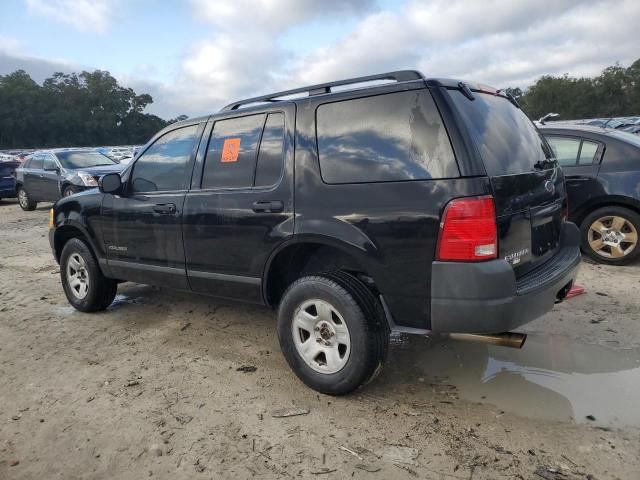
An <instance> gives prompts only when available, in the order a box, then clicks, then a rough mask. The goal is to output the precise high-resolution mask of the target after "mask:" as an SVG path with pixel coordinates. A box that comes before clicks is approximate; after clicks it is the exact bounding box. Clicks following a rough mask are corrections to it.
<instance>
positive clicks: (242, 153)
mask: <svg viewBox="0 0 640 480" xmlns="http://www.w3.org/2000/svg"><path fill="white" fill-rule="evenodd" d="M264 121H265V115H264V114H261V115H250V116H247V117H239V118H231V119H228V120H218V121H217V122H216V123H215V125H214V126H213V132H212V133H211V140H210V141H209V149H208V151H207V158H206V160H205V164H204V173H203V175H202V188H242V187H251V186H253V176H254V174H255V171H256V156H257V150H258V142H259V141H260V135H261V133H262V128H263V126H264Z"/></svg>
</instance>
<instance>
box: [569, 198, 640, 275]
mask: <svg viewBox="0 0 640 480" xmlns="http://www.w3.org/2000/svg"><path fill="white" fill-rule="evenodd" d="M580 230H581V233H582V250H583V251H584V252H585V253H586V254H587V255H589V256H590V257H591V258H592V259H594V260H595V261H596V262H599V263H605V264H609V265H626V264H628V263H630V262H632V261H633V260H635V259H636V258H637V257H638V255H639V254H640V248H639V247H638V232H639V231H640V215H638V214H637V213H636V212H634V211H633V210H629V209H628V208H624V207H617V206H611V207H603V208H599V209H597V210H595V211H593V212H591V213H590V214H589V215H587V217H586V218H585V219H584V220H583V222H582V225H581V228H580Z"/></svg>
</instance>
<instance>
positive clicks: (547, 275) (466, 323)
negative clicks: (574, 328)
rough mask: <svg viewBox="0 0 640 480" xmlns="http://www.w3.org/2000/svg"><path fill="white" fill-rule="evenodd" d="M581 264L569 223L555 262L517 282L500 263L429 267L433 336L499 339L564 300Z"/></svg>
mask: <svg viewBox="0 0 640 480" xmlns="http://www.w3.org/2000/svg"><path fill="white" fill-rule="evenodd" d="M579 263H580V231H579V230H578V227H576V226H575V225H574V224H573V223H566V224H565V225H564V228H563V231H562V238H561V248H560V249H559V250H558V252H557V253H556V254H555V255H554V256H553V258H551V259H550V260H549V261H547V262H546V263H545V264H544V265H541V266H540V267H538V268H536V269H535V270H533V271H531V272H529V273H528V274H527V275H525V276H524V277H521V278H519V279H516V277H515V274H514V272H513V269H512V267H511V265H509V263H508V262H507V261H506V260H503V259H500V260H492V261H489V262H482V263H461V262H433V268H432V277H431V330H432V331H434V332H464V333H501V332H507V331H509V330H511V329H513V328H516V327H518V326H520V325H523V324H525V323H527V322H530V321H531V320H534V319H536V318H538V317H540V316H542V315H544V314H545V313H547V312H548V311H550V310H551V309H552V308H553V305H554V303H556V301H557V300H562V299H563V298H564V297H565V296H566V294H567V292H568V290H569V288H571V285H572V284H573V281H574V279H575V277H576V275H577V273H578V265H579Z"/></svg>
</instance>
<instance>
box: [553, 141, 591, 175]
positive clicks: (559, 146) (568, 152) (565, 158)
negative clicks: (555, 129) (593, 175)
mask: <svg viewBox="0 0 640 480" xmlns="http://www.w3.org/2000/svg"><path fill="white" fill-rule="evenodd" d="M547 141H548V142H549V145H551V148H552V149H553V152H554V153H555V155H556V158H557V159H558V163H559V164H560V165H562V166H563V167H575V166H576V165H577V164H579V165H591V164H592V163H593V159H594V158H595V156H596V153H597V151H598V144H597V143H596V142H590V141H589V140H582V139H580V138H572V137H560V136H557V135H549V136H547Z"/></svg>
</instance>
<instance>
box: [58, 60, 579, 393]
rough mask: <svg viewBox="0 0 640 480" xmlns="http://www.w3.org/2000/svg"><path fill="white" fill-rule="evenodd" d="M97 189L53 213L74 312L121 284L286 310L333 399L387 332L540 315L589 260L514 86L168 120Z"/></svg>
mask: <svg viewBox="0 0 640 480" xmlns="http://www.w3.org/2000/svg"><path fill="white" fill-rule="evenodd" d="M368 82H372V84H369V83H368ZM99 184H100V189H99V191H96V190H93V191H90V192H84V193H80V194H77V195H74V196H71V197H69V198H65V199H62V200H60V201H59V202H57V204H56V205H55V207H54V209H53V210H52V217H51V227H52V228H51V231H50V241H51V246H52V248H53V252H54V255H55V258H56V259H57V260H58V261H59V262H60V265H61V268H60V273H61V280H62V285H63V288H64V291H65V293H66V296H67V298H68V299H69V302H70V303H71V304H72V305H73V306H74V307H76V308H77V309H78V310H81V311H86V312H89V311H96V310H104V309H105V308H107V307H108V306H109V304H110V303H111V302H112V300H113V298H114V296H115V294H116V288H117V284H118V282H119V281H124V280H131V281H134V282H142V283H147V284H153V285H159V286H164V287H170V288H176V289H182V290H189V291H193V292H199V293H203V294H208V295H214V296H217V297H224V298H229V299H237V300H242V301H245V302H253V303H258V304H266V305H270V306H273V307H277V308H278V327H277V329H278V337H279V340H280V345H281V347H282V351H283V353H284V355H285V357H286V359H287V361H288V362H289V365H290V366H291V368H292V369H293V370H294V371H295V373H296V374H297V375H298V376H299V377H300V378H301V379H302V381H304V382H305V383H306V384H307V385H309V386H310V387H312V388H314V389H316V390H318V391H320V392H324V393H329V394H344V393H347V392H350V391H352V390H354V389H355V388H357V387H358V386H360V385H362V384H363V383H365V382H367V381H369V380H370V379H371V378H372V377H373V376H374V375H375V373H376V372H377V371H378V370H379V367H380V366H381V364H382V362H383V360H384V358H385V355H386V352H387V346H388V339H389V332H390V331H402V332H410V333H418V334H425V333H428V332H430V331H431V332H466V333H474V334H477V335H476V336H475V338H478V339H487V338H488V337H487V334H492V333H499V332H507V331H508V330H510V329H512V328H514V327H517V326H519V325H522V324H524V323H526V322H529V321H530V320H533V319H534V318H536V317H538V316H540V315H542V314H544V313H545V312H547V311H549V310H550V309H551V308H552V307H553V304H554V303H555V302H558V301H560V300H562V299H563V298H564V297H565V295H566V294H567V291H568V290H569V289H570V287H571V285H572V282H573V279H574V278H575V275H576V272H577V267H578V263H579V261H580V251H579V232H578V229H577V227H576V226H575V225H574V224H572V223H568V222H567V220H566V218H567V200H566V192H565V185H564V178H563V176H562V171H561V170H560V169H559V168H558V167H557V164H556V160H555V158H554V157H553V153H552V150H551V149H550V147H549V146H548V144H547V142H546V141H545V140H544V138H543V137H542V136H541V135H540V134H539V132H538V130H537V129H536V128H535V126H534V125H533V124H532V122H531V121H530V120H529V119H528V118H527V117H526V115H525V114H524V113H523V112H522V111H521V110H520V108H519V107H518V105H517V103H516V102H515V100H513V99H512V98H510V97H508V96H506V95H504V94H502V93H501V92H499V91H496V90H494V89H491V88H489V87H486V86H482V85H472V84H465V83H462V82H458V81H452V80H437V79H425V78H424V77H423V76H422V75H421V74H420V73H418V72H414V71H401V72H393V73H388V74H382V75H376V76H370V77H362V78H356V79H351V80H345V81H340V82H333V83H329V84H322V85H314V86H311V87H307V88H300V89H295V90H289V91H286V92H280V93H276V94H272V95H267V96H263V97H257V98H251V99H248V100H244V101H240V102H237V103H233V104H231V105H229V106H227V107H225V108H224V109H223V110H222V111H221V112H219V113H217V114H215V115H211V116H209V117H203V118H196V119H192V120H188V121H185V122H181V123H178V124H173V125H170V126H169V127H167V128H165V129H164V130H162V131H161V132H159V133H158V134H157V135H156V136H155V137H154V138H152V139H151V141H150V142H149V143H148V144H147V145H146V146H145V147H143V149H142V151H141V154H140V155H139V156H138V157H137V158H136V159H135V160H134V161H133V162H132V163H131V164H130V165H129V166H128V167H127V168H126V169H125V170H124V171H123V172H122V174H121V175H118V174H109V175H105V176H103V177H102V178H101V179H100V182H99ZM497 338H500V337H497Z"/></svg>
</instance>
